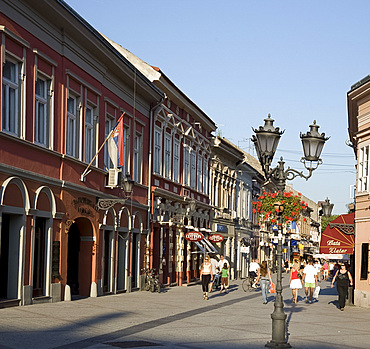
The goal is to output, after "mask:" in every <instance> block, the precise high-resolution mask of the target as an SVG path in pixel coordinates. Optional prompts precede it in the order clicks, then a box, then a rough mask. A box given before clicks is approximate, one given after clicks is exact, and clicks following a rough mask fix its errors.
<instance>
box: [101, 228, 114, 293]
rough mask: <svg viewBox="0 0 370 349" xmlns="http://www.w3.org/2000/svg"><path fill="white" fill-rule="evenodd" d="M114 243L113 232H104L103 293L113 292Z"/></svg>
mask: <svg viewBox="0 0 370 349" xmlns="http://www.w3.org/2000/svg"><path fill="white" fill-rule="evenodd" d="M112 243H113V232H112V231H111V230H104V231H103V292H104V293H107V292H112V282H111V281H112V262H111V261H112V251H113V249H112Z"/></svg>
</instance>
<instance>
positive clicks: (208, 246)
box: [192, 238, 218, 253]
mask: <svg viewBox="0 0 370 349" xmlns="http://www.w3.org/2000/svg"><path fill="white" fill-rule="evenodd" d="M194 243H195V244H196V245H197V246H198V247H199V249H200V250H201V251H202V253H218V252H217V250H216V249H215V248H214V246H213V245H212V243H210V242H209V241H208V240H207V239H205V238H203V239H202V240H200V241H194ZM192 253H197V252H192Z"/></svg>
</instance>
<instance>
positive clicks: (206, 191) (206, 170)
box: [203, 159, 209, 195]
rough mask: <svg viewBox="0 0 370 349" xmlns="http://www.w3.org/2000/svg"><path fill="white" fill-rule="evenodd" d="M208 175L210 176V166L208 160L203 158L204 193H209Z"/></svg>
mask: <svg viewBox="0 0 370 349" xmlns="http://www.w3.org/2000/svg"><path fill="white" fill-rule="evenodd" d="M208 177H209V168H208V161H207V160H206V159H204V160H203V193H204V194H206V195H207V194H208Z"/></svg>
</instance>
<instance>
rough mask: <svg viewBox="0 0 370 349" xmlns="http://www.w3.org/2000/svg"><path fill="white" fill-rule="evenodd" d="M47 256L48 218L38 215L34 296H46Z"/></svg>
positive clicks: (35, 241)
mask: <svg viewBox="0 0 370 349" xmlns="http://www.w3.org/2000/svg"><path fill="white" fill-rule="evenodd" d="M45 256H46V219H45V218H40V217H36V222H35V240H34V261H33V294H32V297H41V296H45V277H46V270H45V262H46V258H45Z"/></svg>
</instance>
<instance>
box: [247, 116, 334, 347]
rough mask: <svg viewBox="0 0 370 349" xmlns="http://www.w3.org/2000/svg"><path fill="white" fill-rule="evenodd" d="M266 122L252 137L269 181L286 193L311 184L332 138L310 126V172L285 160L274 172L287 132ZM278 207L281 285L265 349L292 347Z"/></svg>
mask: <svg viewBox="0 0 370 349" xmlns="http://www.w3.org/2000/svg"><path fill="white" fill-rule="evenodd" d="M264 121H265V124H264V126H260V127H259V128H258V129H253V128H252V129H253V131H254V132H255V135H253V136H252V142H253V143H254V146H255V148H256V152H257V156H258V159H259V161H260V163H261V166H262V169H263V172H264V174H265V177H266V179H267V180H268V181H271V182H272V183H273V184H274V185H275V187H276V188H277V190H278V191H279V192H280V193H282V192H284V190H285V185H286V181H287V180H292V179H294V178H296V177H302V178H305V179H306V180H308V179H309V178H310V177H311V176H312V172H313V171H314V170H316V169H317V167H318V166H319V165H320V164H321V163H322V160H321V159H320V155H321V151H322V149H323V146H324V144H325V142H326V141H327V140H328V139H329V137H325V133H322V134H320V133H319V132H318V129H319V126H318V125H316V121H314V122H313V124H312V125H310V126H309V127H310V130H309V131H308V132H307V133H306V134H302V133H301V134H300V138H301V141H302V147H303V154H304V156H303V157H302V158H301V162H302V163H303V165H304V167H305V168H306V170H307V171H308V174H307V175H304V174H303V172H300V171H297V170H295V169H292V168H290V167H288V168H287V169H285V168H284V164H285V162H284V161H283V158H282V157H281V158H280V161H278V165H277V166H276V167H275V168H271V163H272V160H273V158H274V155H275V152H276V148H277V146H278V143H279V140H280V137H281V135H282V134H283V133H284V131H280V129H279V127H274V120H273V119H272V118H271V116H270V114H269V115H268V117H267V118H266V119H265V120H264ZM274 206H275V210H276V215H277V216H278V220H279V223H280V224H279V235H278V247H277V259H278V267H277V283H276V298H275V305H274V312H273V313H272V314H271V319H272V340H271V341H270V342H268V343H266V345H265V346H266V347H274V348H290V347H291V346H290V344H289V343H287V341H286V314H285V313H284V309H283V307H284V303H283V296H282V265H281V259H282V236H283V230H282V229H283V228H282V213H283V211H284V206H283V205H282V204H281V203H280V202H276V203H275V204H274Z"/></svg>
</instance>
